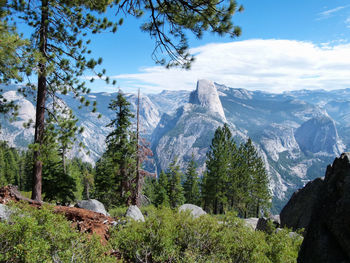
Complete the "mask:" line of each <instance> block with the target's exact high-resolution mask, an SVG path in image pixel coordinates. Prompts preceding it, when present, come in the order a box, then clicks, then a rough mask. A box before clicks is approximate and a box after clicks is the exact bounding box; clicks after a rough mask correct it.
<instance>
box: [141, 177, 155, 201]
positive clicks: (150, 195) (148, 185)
mask: <svg viewBox="0 0 350 263" xmlns="http://www.w3.org/2000/svg"><path fill="white" fill-rule="evenodd" d="M157 183H158V182H157V178H156V177H149V176H148V177H146V178H145V182H144V185H143V188H142V194H143V196H144V197H145V198H146V199H147V200H148V201H149V202H150V203H151V204H154V205H156V198H157Z"/></svg>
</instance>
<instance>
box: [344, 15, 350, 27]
mask: <svg viewBox="0 0 350 263" xmlns="http://www.w3.org/2000/svg"><path fill="white" fill-rule="evenodd" d="M345 24H346V27H347V28H350V17H348V18H347V19H346V20H345Z"/></svg>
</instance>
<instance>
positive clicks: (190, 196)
mask: <svg viewBox="0 0 350 263" xmlns="http://www.w3.org/2000/svg"><path fill="white" fill-rule="evenodd" d="M196 169H197V164H196V162H195V160H194V154H193V153H192V157H191V161H190V162H189V164H188V166H187V170H186V173H185V179H184V183H183V188H184V195H185V200H186V201H185V202H186V203H189V204H194V205H200V192H199V178H198V174H197V172H196Z"/></svg>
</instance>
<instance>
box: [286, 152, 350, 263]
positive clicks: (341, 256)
mask: <svg viewBox="0 0 350 263" xmlns="http://www.w3.org/2000/svg"><path fill="white" fill-rule="evenodd" d="M281 224H282V225H283V226H287V227H292V228H294V229H295V228H300V227H303V228H305V238H304V241H303V244H302V246H301V249H300V252H299V256H298V262H301V263H309V262H310V263H311V262H318V263H339V262H341V263H348V262H350V153H343V154H342V155H341V156H340V157H339V158H336V159H335V160H334V162H333V164H332V165H329V166H328V167H327V171H326V175H325V177H324V178H323V179H321V178H318V179H316V180H314V181H313V182H311V183H309V184H307V185H306V186H305V187H304V188H303V189H301V190H299V191H298V192H296V193H294V194H293V196H292V198H291V199H290V201H289V202H288V203H287V205H286V206H285V207H284V209H283V210H282V212H281Z"/></svg>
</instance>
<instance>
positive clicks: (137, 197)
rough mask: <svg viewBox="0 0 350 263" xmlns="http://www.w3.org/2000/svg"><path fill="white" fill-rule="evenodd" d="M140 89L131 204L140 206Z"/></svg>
mask: <svg viewBox="0 0 350 263" xmlns="http://www.w3.org/2000/svg"><path fill="white" fill-rule="evenodd" d="M139 125H140V89H139V92H138V96H137V124H136V147H137V150H136V151H137V152H136V189H135V193H134V198H133V199H134V200H133V205H137V206H138V207H140V206H141V190H142V185H141V183H142V180H141V174H140V145H139V134H140V126H139Z"/></svg>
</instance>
